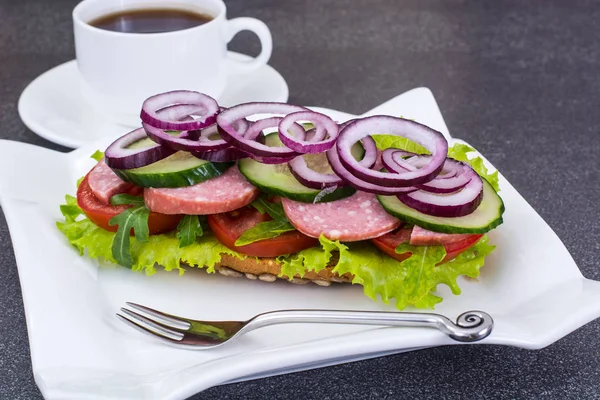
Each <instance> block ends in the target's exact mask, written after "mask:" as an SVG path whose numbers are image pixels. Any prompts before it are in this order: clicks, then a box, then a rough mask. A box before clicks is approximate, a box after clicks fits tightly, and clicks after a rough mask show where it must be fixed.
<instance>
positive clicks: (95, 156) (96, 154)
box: [90, 150, 104, 162]
mask: <svg viewBox="0 0 600 400" xmlns="http://www.w3.org/2000/svg"><path fill="white" fill-rule="evenodd" d="M90 158H93V159H94V160H96V161H98V162H100V160H102V159H103V158H104V153H103V152H101V151H100V150H96V151H95V152H94V154H92V155H91V156H90Z"/></svg>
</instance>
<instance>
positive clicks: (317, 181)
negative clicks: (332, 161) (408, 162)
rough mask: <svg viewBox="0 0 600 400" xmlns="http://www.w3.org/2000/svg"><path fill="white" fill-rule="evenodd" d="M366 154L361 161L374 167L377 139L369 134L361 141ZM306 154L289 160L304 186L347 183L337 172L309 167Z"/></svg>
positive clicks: (317, 186) (326, 186)
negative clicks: (319, 170)
mask: <svg viewBox="0 0 600 400" xmlns="http://www.w3.org/2000/svg"><path fill="white" fill-rule="evenodd" d="M361 144H362V146H363V149H364V150H365V154H364V156H363V158H362V159H361V160H360V161H359V163H360V164H361V165H363V166H365V167H367V168H369V167H372V166H373V165H374V164H375V161H376V160H377V146H376V144H375V140H373V138H372V137H370V136H368V137H366V138H364V139H363V140H362V141H361ZM304 157H305V156H298V157H296V158H294V159H293V160H292V161H290V162H289V166H290V172H291V173H292V175H294V177H295V178H296V179H297V180H298V181H299V182H300V183H302V184H303V185H304V186H306V187H309V188H311V189H325V188H328V187H333V186H337V187H342V186H346V183H345V182H344V181H343V180H342V178H340V177H339V176H338V175H336V174H335V173H320V172H317V171H315V170H313V169H311V168H309V167H308V165H307V163H306V159H305V158H304Z"/></svg>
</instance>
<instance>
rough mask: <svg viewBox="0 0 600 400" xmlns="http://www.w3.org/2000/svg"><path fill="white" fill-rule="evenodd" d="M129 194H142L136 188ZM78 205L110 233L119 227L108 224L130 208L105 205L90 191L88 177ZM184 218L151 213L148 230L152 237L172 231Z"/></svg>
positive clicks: (83, 184)
mask: <svg viewBox="0 0 600 400" xmlns="http://www.w3.org/2000/svg"><path fill="white" fill-rule="evenodd" d="M128 193H129V194H133V195H137V194H139V193H140V189H139V188H137V187H135V188H133V189H131V190H130V191H128ZM77 205H79V208H81V209H82V210H83V212H84V213H85V215H87V217H88V218H89V219H90V220H91V221H92V222H93V223H95V224H96V225H98V226H99V227H100V228H102V229H105V230H107V231H110V232H116V231H117V228H118V225H113V226H111V225H109V224H108V221H110V219H111V218H112V217H114V216H115V215H118V214H120V213H122V212H123V211H125V210H126V209H127V208H129V207H130V206H128V205H119V206H113V205H110V204H104V203H103V202H101V201H100V200H98V198H97V197H96V196H95V195H94V193H93V192H92V189H90V185H89V183H88V177H87V175H86V177H85V178H84V179H83V181H81V184H79V187H78V188H77ZM182 217H183V216H182V215H165V214H158V213H155V212H151V213H150V217H149V218H148V230H149V231H150V234H151V235H157V234H159V233H164V232H168V231H172V230H173V229H175V228H176V227H177V224H178V223H179V220H181V218H182ZM132 235H133V229H132Z"/></svg>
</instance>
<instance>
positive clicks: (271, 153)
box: [217, 102, 307, 164]
mask: <svg viewBox="0 0 600 400" xmlns="http://www.w3.org/2000/svg"><path fill="white" fill-rule="evenodd" d="M297 111H307V109H306V108H304V107H300V106H294V105H291V104H285V103H258V102H257V103H245V104H240V105H237V106H234V107H231V108H228V109H227V110H225V111H223V112H221V113H220V114H219V115H218V116H217V125H218V128H219V133H220V134H221V137H222V138H223V139H224V140H225V141H227V142H229V143H230V144H231V145H233V146H235V147H237V148H238V149H240V150H242V151H244V152H246V153H248V154H249V155H250V157H252V158H253V159H255V160H257V161H260V162H265V163H272V164H274V163H276V162H278V161H281V162H287V161H289V160H291V159H292V158H293V157H295V156H297V155H298V153H297V152H295V151H294V150H292V149H290V148H287V147H269V146H267V145H264V144H262V143H259V142H257V141H256V140H252V139H249V138H246V137H245V136H244V135H242V134H240V133H239V132H238V131H237V129H236V128H235V126H234V122H235V121H237V120H239V119H242V118H246V117H249V116H251V115H256V114H286V115H287V114H289V113H293V112H297ZM257 122H258V121H257ZM255 123H256V122H255ZM251 128H252V125H251V126H250V128H248V129H251ZM302 130H304V129H302ZM247 134H248V132H247V131H246V135H247ZM284 160H287V161H284Z"/></svg>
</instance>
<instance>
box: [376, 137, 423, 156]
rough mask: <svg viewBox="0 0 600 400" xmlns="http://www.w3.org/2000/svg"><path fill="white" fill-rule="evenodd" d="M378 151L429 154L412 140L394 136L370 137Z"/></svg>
mask: <svg viewBox="0 0 600 400" xmlns="http://www.w3.org/2000/svg"><path fill="white" fill-rule="evenodd" d="M372 137H373V139H374V140H375V144H376V145H377V148H378V149H379V150H385V149H389V148H392V149H402V150H406V151H410V152H412V153H417V154H429V152H428V151H427V149H426V148H425V147H423V146H421V145H420V144H418V143H415V142H413V141H412V140H409V139H406V138H403V137H399V136H394V135H386V134H381V135H372Z"/></svg>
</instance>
